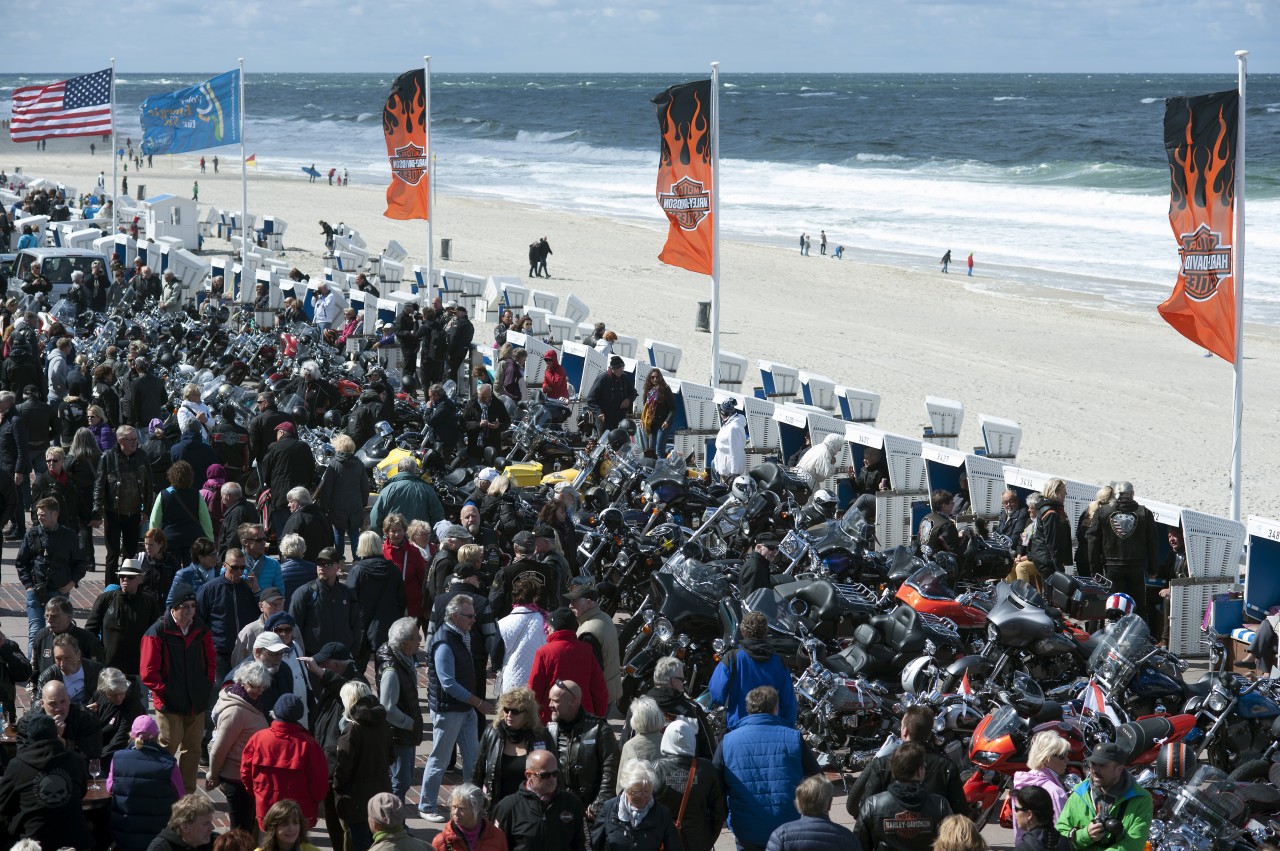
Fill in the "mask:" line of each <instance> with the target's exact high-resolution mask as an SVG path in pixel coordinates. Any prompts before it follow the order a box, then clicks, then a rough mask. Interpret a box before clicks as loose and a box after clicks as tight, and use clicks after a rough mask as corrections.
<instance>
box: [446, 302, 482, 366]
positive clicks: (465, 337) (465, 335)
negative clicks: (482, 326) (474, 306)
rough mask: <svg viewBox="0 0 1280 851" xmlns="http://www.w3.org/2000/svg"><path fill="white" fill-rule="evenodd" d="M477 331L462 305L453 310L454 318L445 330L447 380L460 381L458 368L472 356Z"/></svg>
mask: <svg viewBox="0 0 1280 851" xmlns="http://www.w3.org/2000/svg"><path fill="white" fill-rule="evenodd" d="M475 334H476V329H475V327H474V326H473V325H472V324H471V319H470V317H468V316H467V309H466V308H465V307H463V306H462V305H457V306H455V307H454V308H453V318H452V319H450V320H449V323H448V324H447V325H445V328H444V338H445V347H446V349H447V351H448V355H449V373H448V374H447V375H446V376H445V378H448V379H453V380H454V381H457V380H458V368H459V367H461V366H462V362H463V361H465V360H466V359H467V357H468V356H469V355H470V354H471V340H472V338H474V337H475Z"/></svg>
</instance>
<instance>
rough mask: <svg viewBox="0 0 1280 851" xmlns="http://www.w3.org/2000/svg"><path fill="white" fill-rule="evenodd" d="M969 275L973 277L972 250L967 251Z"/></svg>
mask: <svg viewBox="0 0 1280 851" xmlns="http://www.w3.org/2000/svg"><path fill="white" fill-rule="evenodd" d="M969 277H970V278H972V277H973V252H972V251H970V252H969Z"/></svg>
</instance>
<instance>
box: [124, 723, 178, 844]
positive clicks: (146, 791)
mask: <svg viewBox="0 0 1280 851" xmlns="http://www.w3.org/2000/svg"><path fill="white" fill-rule="evenodd" d="M175 762H176V761H175V760H174V758H173V757H172V756H170V755H169V754H168V753H166V752H165V751H163V750H161V748H160V746H159V745H156V744H154V743H149V744H146V745H143V746H142V748H141V749H140V750H137V749H134V748H132V747H128V748H123V749H122V750H119V751H116V754H115V756H114V757H112V760H111V838H112V839H114V840H115V842H116V847H118V848H119V849H120V851H135V849H136V851H146V848H147V846H148V845H150V844H151V840H153V839H155V838H156V835H157V834H159V833H160V831H162V830H164V828H165V825H167V824H168V823H169V810H170V808H172V807H173V805H174V804H175V803H177V801H178V790H177V789H174V788H173V766H174V764H175Z"/></svg>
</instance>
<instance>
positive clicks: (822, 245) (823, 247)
mask: <svg viewBox="0 0 1280 851" xmlns="http://www.w3.org/2000/svg"><path fill="white" fill-rule="evenodd" d="M818 238H819V240H820V242H819V243H818V253H819V254H826V253H827V232H826V231H825V230H823V231H818Z"/></svg>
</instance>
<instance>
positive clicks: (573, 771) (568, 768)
mask: <svg viewBox="0 0 1280 851" xmlns="http://www.w3.org/2000/svg"><path fill="white" fill-rule="evenodd" d="M548 702H549V703H550V704H551V717H552V719H553V720H552V721H551V723H550V724H548V725H547V735H548V736H549V737H551V739H552V741H554V742H555V751H556V754H557V755H558V758H559V760H560V764H561V765H564V766H565V776H564V778H563V781H564V782H563V783H562V784H561V785H562V786H563V788H564V789H566V790H567V791H569V792H572V793H573V794H574V795H576V796H577V797H578V800H579V801H580V802H581V803H582V805H583V806H584V807H585V808H586V816H587V819H589V820H591V821H594V820H595V817H596V811H597V810H598V809H599V808H600V807H601V806H603V804H604V802H605V801H607V800H609V799H610V798H612V797H614V795H615V792H614V786H615V780H616V778H617V776H618V760H619V758H620V753H619V748H618V738H617V736H615V735H614V734H613V730H612V729H611V728H610V727H609V722H608V721H606V720H604V719H603V718H601V717H599V716H597V715H591V714H589V713H587V712H586V710H584V709H583V708H582V687H581V686H579V685H578V684H577V683H575V682H574V681H573V680H556V681H555V682H554V683H552V685H551V693H550V696H549V697H548Z"/></svg>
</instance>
